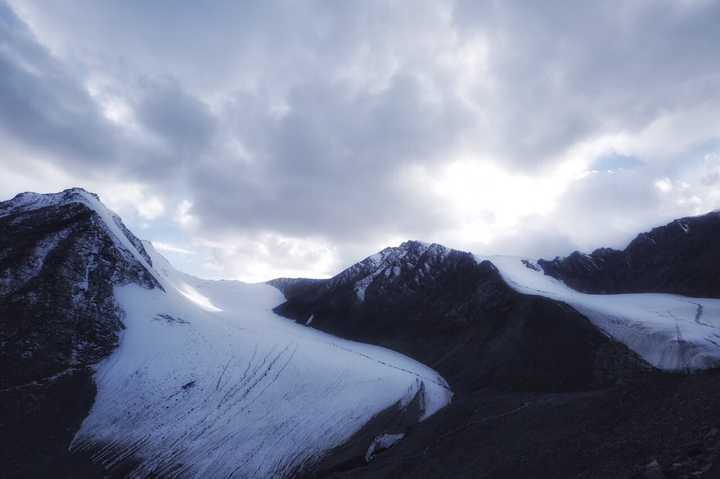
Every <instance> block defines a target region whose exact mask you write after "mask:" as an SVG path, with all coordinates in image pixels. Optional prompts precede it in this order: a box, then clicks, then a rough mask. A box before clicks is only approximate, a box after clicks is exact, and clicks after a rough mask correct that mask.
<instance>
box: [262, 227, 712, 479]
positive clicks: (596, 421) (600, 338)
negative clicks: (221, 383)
mask: <svg viewBox="0 0 720 479" xmlns="http://www.w3.org/2000/svg"><path fill="white" fill-rule="evenodd" d="M705 233H706V234H710V232H709V231H706V232H705ZM698 241H699V240H698ZM698 248H699V249H701V246H698ZM693 254H694V255H698V256H700V257H702V256H704V253H702V251H699V250H698V251H696V252H695V253H693ZM648 263H649V264H652V262H651V261H648ZM708 270H709V269H708ZM648 281H649V279H648ZM639 284H640V283H638V285H639ZM688 284H690V283H688ZM698 284H699V283H698ZM275 286H276V287H278V288H280V289H281V290H283V291H284V292H285V295H286V298H287V302H286V303H284V304H283V305H280V306H279V307H278V308H277V309H276V311H277V312H279V313H280V314H283V315H285V316H288V317H291V318H294V319H296V320H297V321H298V322H303V323H308V321H309V326H312V327H317V328H319V329H323V330H325V331H328V332H331V333H334V334H338V335H340V336H345V337H348V338H350V339H357V340H362V341H367V342H372V343H375V344H381V345H383V346H387V347H390V348H393V349H396V350H399V351H402V352H404V353H406V354H408V355H410V356H412V357H414V358H416V359H418V360H420V361H423V362H425V363H427V364H429V365H431V366H432V367H433V368H435V369H436V370H438V371H439V372H440V373H441V374H443V376H444V377H446V378H447V379H448V380H449V381H450V383H451V385H452V386H453V388H454V390H455V391H456V392H457V393H458V394H457V396H456V398H455V400H454V401H453V403H452V404H451V405H450V406H448V407H446V408H445V409H444V410H442V411H440V412H439V413H438V414H437V415H436V416H433V417H432V418H430V419H428V420H427V421H425V422H423V423H421V424H419V425H417V426H415V427H414V428H413V429H412V430H410V431H408V434H407V435H406V437H405V438H404V439H403V440H402V441H401V442H399V443H398V444H397V445H395V446H393V447H392V448H390V449H388V450H386V451H384V452H382V453H380V454H378V455H377V457H376V458H375V459H374V460H373V461H371V462H370V463H341V464H340V465H338V457H337V456H336V455H334V454H330V455H329V456H328V457H327V459H326V461H325V464H321V466H323V465H327V466H328V468H327V469H322V468H321V469H320V470H318V471H316V474H314V475H312V474H311V475H310V476H309V477H333V478H335V477H336V478H366V477H367V478H370V477H372V478H376V477H379V478H383V477H385V478H395V477H413V478H424V477H426V478H445V477H468V478H476V477H488V478H516V477H527V478H546V477H553V478H654V477H659V478H680V477H704V478H710V477H715V476H713V475H712V471H714V470H715V469H716V468H717V467H720V464H718V454H719V453H720V433H718V430H720V372H708V373H703V374H698V375H693V376H683V375H675V374H666V373H661V372H659V371H656V370H654V369H652V368H650V367H648V366H647V365H646V364H645V363H644V362H643V361H642V360H640V359H638V357H637V356H636V355H635V354H634V353H633V352H631V351H629V350H628V349H627V348H626V347H624V346H623V345H620V344H618V343H616V342H614V341H612V340H610V339H608V338H607V337H606V336H604V335H603V334H600V333H599V332H598V331H597V330H596V329H595V328H594V326H592V325H591V324H590V323H589V322H588V321H586V319H585V318H584V317H583V316H582V315H580V314H579V313H577V312H576V311H575V310H573V309H572V308H570V307H569V306H567V305H565V304H562V303H559V302H556V301H552V300H549V299H546V298H542V297H537V296H528V295H524V294H520V293H517V292H516V291H514V290H513V289H511V288H509V287H508V286H507V285H506V284H505V282H504V281H503V280H502V278H501V277H500V275H499V274H498V271H497V270H496V269H495V267H494V266H493V265H492V264H491V263H489V262H487V261H485V262H481V263H477V262H476V260H475V258H474V257H473V256H472V255H470V254H468V253H463V252H459V251H453V250H448V249H446V248H443V247H441V246H438V245H431V246H428V245H423V244H421V243H417V242H408V243H404V244H403V245H401V246H400V247H399V248H389V249H386V250H384V251H383V252H381V253H380V254H379V255H375V256H373V257H370V258H368V259H366V260H364V261H362V262H360V263H358V264H357V265H355V266H353V267H351V268H349V269H347V270H346V271H344V272H342V273H340V274H339V275H337V276H335V277H334V278H331V279H329V280H322V281H317V280H312V281H306V280H300V279H298V280H283V281H282V282H279V283H277V284H275ZM638 287H640V286H638ZM695 291H696V292H697V291H700V290H699V289H696V290H695ZM712 468H715V469H712Z"/></svg>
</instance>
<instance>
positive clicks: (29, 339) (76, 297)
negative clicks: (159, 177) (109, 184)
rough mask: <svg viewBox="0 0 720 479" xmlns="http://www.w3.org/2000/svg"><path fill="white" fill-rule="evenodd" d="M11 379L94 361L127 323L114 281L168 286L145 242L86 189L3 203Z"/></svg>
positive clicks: (4, 315)
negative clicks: (158, 275)
mask: <svg viewBox="0 0 720 479" xmlns="http://www.w3.org/2000/svg"><path fill="white" fill-rule="evenodd" d="M0 231H2V235H0V344H2V345H3V347H2V348H0V367H1V368H2V370H3V371H7V372H8V374H6V375H5V377H4V378H3V381H2V383H3V385H2V386H8V385H12V384H19V383H22V382H28V381H32V380H36V379H38V378H41V377H47V376H50V375H52V374H56V373H58V372H59V371H62V370H64V369H67V368H68V367H79V366H82V365H88V364H92V363H94V362H95V361H97V360H99V359H101V358H102V357H104V356H105V355H107V354H108V353H109V352H110V351H111V350H112V349H113V348H114V346H115V344H116V342H117V333H118V331H120V329H121V328H122V322H121V313H120V310H119V308H118V306H117V304H116V303H115V299H114V295H113V288H114V287H115V286H121V285H125V284H129V283H135V284H138V285H141V286H143V287H146V288H155V287H161V286H160V283H159V282H158V280H157V279H156V278H155V276H154V273H153V271H152V268H151V266H150V265H151V261H150V258H149V256H148V255H147V252H146V251H145V249H144V247H143V246H142V242H141V241H140V240H139V239H137V238H136V237H135V236H134V235H133V234H132V233H130V231H129V230H128V229H127V228H126V227H125V225H124V224H123V223H122V221H121V220H120V218H119V217H118V216H117V215H115V214H113V213H111V212H110V211H109V210H108V209H107V208H106V207H105V206H104V205H103V204H102V203H101V202H100V201H99V199H98V197H97V195H93V194H91V193H88V192H86V191H85V190H82V189H80V188H73V189H70V190H65V191H63V192H60V193H53V194H47V195H43V194H38V193H23V194H20V195H17V196H16V197H15V198H13V199H11V200H9V201H5V202H2V203H0Z"/></svg>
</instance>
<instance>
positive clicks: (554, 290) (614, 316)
mask: <svg viewBox="0 0 720 479" xmlns="http://www.w3.org/2000/svg"><path fill="white" fill-rule="evenodd" d="M476 259H477V261H483V260H489V261H490V262H492V263H493V264H494V265H495V266H496V267H497V268H498V270H499V271H500V274H501V275H502V277H503V279H504V280H505V282H506V283H507V284H508V285H509V286H510V287H512V288H513V289H515V290H516V291H518V292H520V293H524V294H531V295H539V296H544V297H547V298H550V299H554V300H557V301H562V302H564V303H566V304H568V305H570V306H572V307H573V308H575V309H576V310H577V311H578V312H579V313H581V314H582V315H584V316H585V317H587V318H588V319H589V320H590V321H591V322H592V323H593V324H594V325H595V326H596V327H598V328H599V329H600V330H601V331H603V332H604V333H605V334H606V335H608V336H610V337H612V338H613V339H615V340H617V341H620V342H621V343H623V344H625V345H626V346H628V347H629V348H630V349H632V350H633V351H635V352H636V353H637V354H638V355H640V357H642V358H643V359H644V360H645V361H647V362H648V363H650V364H651V365H653V366H655V367H656V368H658V369H662V370H666V371H679V372H691V371H697V370H703V369H708V368H712V367H718V366H720V299H708V298H695V297H686V296H680V295H675V294H661V293H631V294H586V293H581V292H578V291H576V290H574V289H572V288H570V287H569V286H567V285H566V284H565V283H563V282H562V281H559V280H557V279H555V278H553V277H551V276H548V275H546V274H545V273H544V272H543V270H542V268H541V267H540V266H539V265H537V264H535V263H534V262H533V261H532V260H528V259H524V258H519V257H513V256H488V257H483V256H476Z"/></svg>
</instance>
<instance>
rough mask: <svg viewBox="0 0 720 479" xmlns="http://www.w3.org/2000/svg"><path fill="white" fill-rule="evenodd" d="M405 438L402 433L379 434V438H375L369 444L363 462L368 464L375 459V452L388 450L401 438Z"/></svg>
mask: <svg viewBox="0 0 720 479" xmlns="http://www.w3.org/2000/svg"><path fill="white" fill-rule="evenodd" d="M404 437H405V434H403V433H397V434H381V435H380V436H378V437H376V438H375V439H374V440H373V442H372V443H371V444H370V447H369V448H368V450H367V452H366V453H365V462H370V461H372V460H373V459H374V457H375V452H376V451H382V450H383V449H388V448H390V447H392V446H394V445H395V444H397V443H398V442H399V441H400V440H402V438H404Z"/></svg>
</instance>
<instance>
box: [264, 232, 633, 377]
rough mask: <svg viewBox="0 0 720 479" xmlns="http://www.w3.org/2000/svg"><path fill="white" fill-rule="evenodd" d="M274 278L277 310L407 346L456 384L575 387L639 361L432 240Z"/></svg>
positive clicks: (486, 265) (574, 316)
mask: <svg viewBox="0 0 720 479" xmlns="http://www.w3.org/2000/svg"><path fill="white" fill-rule="evenodd" d="M271 284H272V283H271ZM276 285H277V283H276ZM279 287H281V288H283V289H284V290H285V291H286V296H287V297H288V301H287V302H286V303H284V304H282V305H280V306H278V308H276V312H278V313H279V314H282V315H284V316H287V317H290V318H293V319H296V320H297V321H299V322H303V323H307V322H308V321H310V323H309V324H310V326H312V327H315V328H318V329H322V330H324V331H327V332H329V333H332V334H336V335H338V336H341V337H346V338H350V339H353V340H358V341H364V342H369V343H373V344H379V345H382V346H386V347H388V348H390V349H394V350H397V351H400V352H402V353H404V354H407V355H409V356H411V357H413V358H415V359H417V360H419V361H421V362H423V363H425V364H428V365H430V366H431V367H433V368H434V369H436V370H437V371H438V372H440V374H442V375H443V376H444V377H445V378H446V379H447V380H448V381H449V382H450V383H451V385H452V386H453V389H454V390H456V391H457V390H475V389H477V388H479V387H485V386H493V387H504V388H510V389H522V390H542V391H566V390H577V389H583V388H588V387H597V386H600V385H602V384H607V383H608V382H612V381H614V380H615V379H617V378H618V377H620V376H623V375H627V374H633V373H634V372H635V371H637V370H643V369H645V368H646V367H647V366H646V365H645V364H644V362H643V361H642V360H640V359H639V358H638V357H637V356H636V355H635V354H634V353H632V352H631V351H629V350H628V349H627V348H626V347H625V346H623V345H621V344H619V343H616V342H614V341H612V340H610V339H608V338H607V337H606V336H605V335H604V334H602V333H601V332H599V331H598V330H597V329H596V328H595V327H594V326H592V325H591V324H590V323H589V322H588V321H587V320H586V319H585V318H584V317H583V316H581V315H580V314H578V313H577V312H576V311H575V310H573V309H572V308H570V307H568V306H567V305H565V304H562V303H558V302H556V301H552V300H549V299H546V298H542V297H539V296H528V295H523V294H519V293H517V292H515V291H514V290H513V289H511V288H510V287H509V286H508V285H507V284H505V282H504V281H503V279H502V277H501V276H500V274H499V272H498V270H497V269H496V268H495V266H494V265H493V264H492V263H490V262H489V261H484V262H481V263H478V262H477V261H476V260H475V258H474V257H473V256H472V255H471V254H469V253H465V252H461V251H455V250H450V249H447V248H444V247H442V246H440V245H425V244H422V243H419V242H413V241H410V242H406V243H403V244H402V245H401V246H400V247H397V248H387V249H385V250H383V251H382V252H380V253H378V254H377V255H374V256H371V257H369V258H367V259H365V260H363V261H362V262H360V263H358V264H356V265H354V266H352V267H350V268H348V269H347V270H345V271H343V272H342V273H340V274H338V275H337V276H335V277H333V278H331V279H329V280H324V281H317V280H315V281H312V282H309V281H302V280H296V281H294V282H289V281H287V280H285V281H283V282H282V284H280V285H279Z"/></svg>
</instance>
